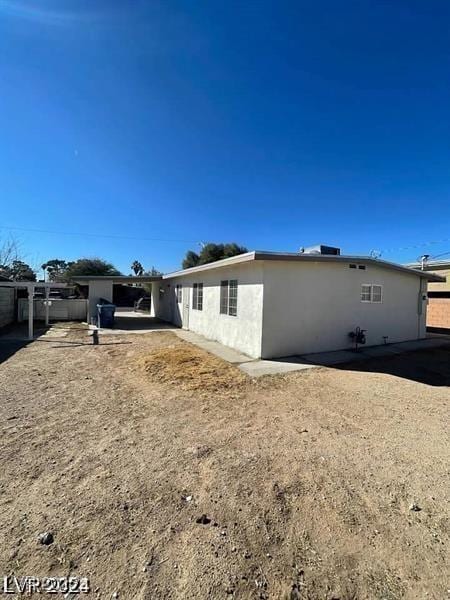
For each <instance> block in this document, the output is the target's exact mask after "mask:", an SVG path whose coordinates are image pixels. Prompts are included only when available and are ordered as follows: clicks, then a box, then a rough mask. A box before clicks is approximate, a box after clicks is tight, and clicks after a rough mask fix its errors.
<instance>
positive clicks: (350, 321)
mask: <svg viewBox="0 0 450 600" xmlns="http://www.w3.org/2000/svg"><path fill="white" fill-rule="evenodd" d="M364 283H367V284H378V285H382V286H383V301H382V303H380V304H376V303H364V302H361V285H362V284H364ZM421 285H422V291H421ZM425 289H426V284H425V282H422V280H421V278H420V277H417V276H416V275H412V274H411V275H409V274H407V273H400V272H395V271H391V270H388V269H385V268H380V267H376V266H372V265H367V266H366V269H365V270H360V269H350V268H349V266H348V264H346V263H339V264H338V263H325V262H322V263H320V262H317V263H314V262H308V263H306V262H305V263H289V262H276V261H274V262H270V263H269V262H265V263H264V300H263V302H264V310H263V335H262V356H263V357H265V358H269V357H277V356H289V355H292V354H305V353H311V352H322V351H329V350H339V349H343V348H349V347H352V343H351V340H350V338H349V337H348V333H349V332H350V331H352V330H354V329H355V328H356V327H357V326H359V327H361V328H362V329H366V330H367V334H366V335H367V345H378V344H383V343H384V339H383V336H387V341H388V342H400V341H406V340H413V339H417V338H421V337H424V336H425V317H426V299H425V300H423V296H424V294H425Z"/></svg>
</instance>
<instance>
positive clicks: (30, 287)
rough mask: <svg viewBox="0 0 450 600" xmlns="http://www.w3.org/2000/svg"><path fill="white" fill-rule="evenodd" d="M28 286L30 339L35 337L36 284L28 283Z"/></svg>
mask: <svg viewBox="0 0 450 600" xmlns="http://www.w3.org/2000/svg"><path fill="white" fill-rule="evenodd" d="M27 288H28V339H29V340H32V339H33V317H34V315H33V309H34V285H27Z"/></svg>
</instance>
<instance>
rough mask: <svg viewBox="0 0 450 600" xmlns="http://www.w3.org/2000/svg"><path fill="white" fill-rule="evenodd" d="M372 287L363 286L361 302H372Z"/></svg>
mask: <svg viewBox="0 0 450 600" xmlns="http://www.w3.org/2000/svg"><path fill="white" fill-rule="evenodd" d="M371 300H372V286H371V285H365V284H363V285H362V286H361V302H371Z"/></svg>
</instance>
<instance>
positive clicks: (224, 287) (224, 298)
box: [220, 279, 228, 315]
mask: <svg viewBox="0 0 450 600" xmlns="http://www.w3.org/2000/svg"><path fill="white" fill-rule="evenodd" d="M220 314H221V315H227V314H228V279H227V280H224V281H221V282H220Z"/></svg>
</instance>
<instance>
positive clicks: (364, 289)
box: [361, 283, 383, 304]
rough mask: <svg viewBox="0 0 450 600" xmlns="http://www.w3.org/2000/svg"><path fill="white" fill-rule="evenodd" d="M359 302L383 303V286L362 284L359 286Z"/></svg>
mask: <svg viewBox="0 0 450 600" xmlns="http://www.w3.org/2000/svg"><path fill="white" fill-rule="evenodd" d="M361 302H372V303H374V304H380V303H381V302H383V286H382V285H378V284H375V283H363V284H362V286H361Z"/></svg>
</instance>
